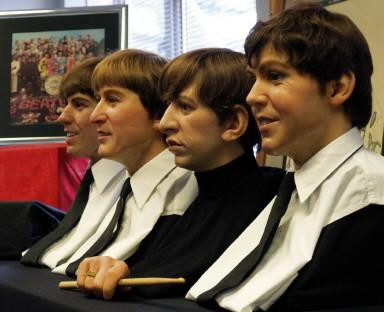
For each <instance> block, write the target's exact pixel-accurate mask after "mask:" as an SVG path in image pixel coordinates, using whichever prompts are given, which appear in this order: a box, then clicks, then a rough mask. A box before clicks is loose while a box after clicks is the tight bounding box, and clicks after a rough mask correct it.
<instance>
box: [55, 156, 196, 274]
mask: <svg viewBox="0 0 384 312" xmlns="http://www.w3.org/2000/svg"><path fill="white" fill-rule="evenodd" d="M127 177H128V173H127V171H125V177H124V178H123V179H122V180H123V181H124V180H125V179H126V178H127ZM131 187H132V192H131V194H130V195H128V199H127V201H126V204H125V210H124V215H123V219H122V223H121V227H120V231H119V233H118V234H117V236H116V238H115V240H114V241H113V242H112V243H111V244H110V245H109V246H108V247H107V248H106V249H105V250H103V251H102V252H101V253H100V255H102V256H110V257H113V258H116V259H119V260H125V259H127V258H128V257H129V256H130V255H132V254H133V253H134V252H135V251H136V249H137V248H138V246H139V244H140V242H141V241H142V240H143V239H144V238H145V237H146V236H147V234H148V233H149V232H150V231H151V230H152V228H153V226H154V225H155V223H156V222H157V220H158V219H159V217H160V216H162V215H171V214H177V215H182V214H183V213H184V212H185V210H186V209H187V208H188V207H189V205H190V204H191V202H192V201H193V200H194V198H195V197H196V195H197V191H198V188H197V182H196V179H195V176H194V174H193V172H191V171H189V170H185V169H182V168H178V167H176V166H175V161H174V155H173V154H172V153H170V152H169V151H168V149H166V150H164V151H163V152H161V153H160V154H159V155H157V156H156V157H155V158H153V159H152V160H150V161H149V162H148V163H146V164H145V165H144V166H143V167H141V168H140V169H139V170H138V171H137V172H135V174H134V175H133V176H132V177H131ZM120 189H121V187H120ZM117 202H118V194H117V196H116V197H115V202H114V204H112V205H109V206H108V208H107V209H106V210H105V212H104V214H103V217H102V218H101V219H98V222H97V224H95V225H96V226H95V227H94V228H93V231H92V232H91V233H90V235H89V234H88V236H87V239H86V240H85V241H82V243H81V244H80V246H78V247H77V248H76V251H75V252H74V253H73V255H72V256H71V257H70V258H69V259H68V260H67V261H66V262H65V263H63V264H62V265H60V266H59V267H57V268H55V269H54V270H53V272H54V273H59V274H65V269H66V268H67V266H68V265H69V264H70V263H71V262H73V261H76V260H77V259H78V258H80V257H81V256H82V255H83V254H84V253H85V252H86V251H87V250H88V249H89V248H90V247H91V246H92V245H93V244H94V243H95V242H96V241H97V240H98V239H99V238H100V236H101V235H102V234H103V233H104V231H105V229H106V227H107V226H108V224H109V223H110V221H111V219H112V217H113V214H114V212H115V210H116V205H117ZM96 209H99V208H96ZM96 209H95V208H94V210H96ZM87 222H89V220H88V221H87Z"/></svg>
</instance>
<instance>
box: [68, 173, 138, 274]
mask: <svg viewBox="0 0 384 312" xmlns="http://www.w3.org/2000/svg"><path fill="white" fill-rule="evenodd" d="M131 191H132V188H131V182H130V179H129V178H128V179H127V180H125V182H124V184H123V188H122V189H121V192H120V198H119V201H118V202H117V205H116V210H115V214H114V215H113V217H112V220H111V222H109V224H108V226H107V228H106V229H105V231H104V233H103V234H102V235H101V236H100V238H99V239H98V240H97V241H96V242H95V243H94V244H93V245H92V246H91V247H90V248H89V249H88V250H87V251H86V252H85V254H84V255H82V256H81V257H80V258H79V259H77V260H76V261H74V262H72V263H70V264H69V265H68V267H67V269H66V270H65V273H66V274H67V275H68V276H72V277H75V276H76V274H75V273H76V270H77V267H78V266H79V264H80V262H81V261H83V259H84V258H86V257H93V256H96V255H98V254H99V253H100V252H101V251H102V250H103V249H105V248H106V247H107V246H108V245H109V244H110V243H111V242H112V241H113V240H114V239H115V237H116V235H117V233H118V232H119V230H120V226H121V221H122V219H123V215H124V208H125V201H126V199H127V196H128V195H129V194H130V193H131Z"/></svg>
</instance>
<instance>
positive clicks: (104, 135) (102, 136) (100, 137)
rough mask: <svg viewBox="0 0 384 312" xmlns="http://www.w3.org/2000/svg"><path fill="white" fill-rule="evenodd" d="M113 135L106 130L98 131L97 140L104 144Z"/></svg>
mask: <svg viewBox="0 0 384 312" xmlns="http://www.w3.org/2000/svg"><path fill="white" fill-rule="evenodd" d="M110 135H111V133H110V132H108V131H104V130H97V139H98V140H99V142H100V143H102V142H103V141H104V140H105V139H106V138H107V137H108V136H110Z"/></svg>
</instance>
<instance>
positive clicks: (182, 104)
mask: <svg viewBox="0 0 384 312" xmlns="http://www.w3.org/2000/svg"><path fill="white" fill-rule="evenodd" d="M177 104H178V107H179V109H180V111H181V112H182V113H183V114H189V113H190V112H191V111H192V110H193V107H192V105H191V104H189V103H186V102H183V101H179V102H178V103H177Z"/></svg>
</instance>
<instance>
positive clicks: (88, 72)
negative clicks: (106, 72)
mask: <svg viewBox="0 0 384 312" xmlns="http://www.w3.org/2000/svg"><path fill="white" fill-rule="evenodd" d="M101 60H102V58H96V57H92V58H89V59H86V60H84V61H83V62H81V63H79V64H77V65H75V66H74V67H73V68H72V69H71V70H70V71H68V72H67V73H66V74H65V75H64V77H63V79H62V81H61V83H60V91H59V93H60V97H62V98H64V99H68V98H69V97H70V96H72V95H74V94H75V93H77V92H80V93H83V94H87V95H89V96H90V97H92V98H95V94H94V92H93V90H92V85H91V77H92V72H93V70H94V69H95V67H96V65H97V64H98V63H99V62H100V61H101Z"/></svg>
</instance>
